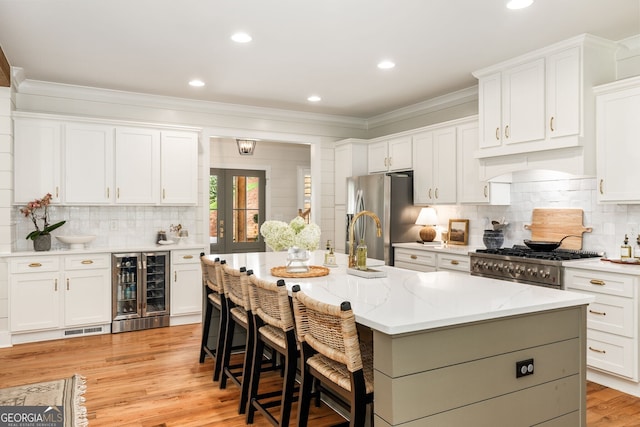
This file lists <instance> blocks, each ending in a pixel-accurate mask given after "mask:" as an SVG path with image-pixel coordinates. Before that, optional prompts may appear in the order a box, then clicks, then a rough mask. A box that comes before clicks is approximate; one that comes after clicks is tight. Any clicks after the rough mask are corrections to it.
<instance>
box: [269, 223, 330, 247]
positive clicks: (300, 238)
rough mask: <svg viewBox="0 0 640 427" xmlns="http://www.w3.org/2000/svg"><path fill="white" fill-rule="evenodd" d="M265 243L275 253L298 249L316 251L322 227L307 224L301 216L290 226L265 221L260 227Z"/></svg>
mask: <svg viewBox="0 0 640 427" xmlns="http://www.w3.org/2000/svg"><path fill="white" fill-rule="evenodd" d="M260 234H261V235H262V237H263V238H264V242H265V243H266V244H267V246H269V247H270V248H271V249H273V250H274V251H282V250H285V249H288V248H292V247H296V248H302V249H307V250H310V251H315V250H316V249H318V247H319V245H320V227H318V226H317V225H316V224H314V223H311V224H307V223H306V222H305V221H304V219H303V218H302V217H300V216H297V217H295V218H294V219H292V220H291V222H290V223H289V224H287V223H286V222H284V221H265V222H264V223H263V224H262V226H261V227H260Z"/></svg>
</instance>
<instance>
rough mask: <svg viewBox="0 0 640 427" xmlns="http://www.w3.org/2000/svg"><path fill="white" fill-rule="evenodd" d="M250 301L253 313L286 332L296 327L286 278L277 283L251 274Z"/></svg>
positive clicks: (266, 322)
mask: <svg viewBox="0 0 640 427" xmlns="http://www.w3.org/2000/svg"><path fill="white" fill-rule="evenodd" d="M248 289H249V303H250V305H251V312H252V313H253V315H255V316H258V317H260V319H262V321H263V322H264V323H265V324H267V325H271V326H273V327H275V328H278V329H281V330H282V331H284V332H287V331H290V330H292V329H293V328H294V321H293V313H292V312H291V305H290V303H289V295H288V293H287V287H286V286H285V282H284V280H282V279H280V280H278V282H277V283H273V282H270V281H267V280H262V279H259V278H257V277H256V276H254V275H252V276H249V288H248Z"/></svg>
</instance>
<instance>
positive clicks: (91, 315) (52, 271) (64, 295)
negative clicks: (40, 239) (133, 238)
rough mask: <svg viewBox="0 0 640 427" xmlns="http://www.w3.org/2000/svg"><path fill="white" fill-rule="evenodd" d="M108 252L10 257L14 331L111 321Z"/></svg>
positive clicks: (10, 289) (97, 323)
mask: <svg viewBox="0 0 640 427" xmlns="http://www.w3.org/2000/svg"><path fill="white" fill-rule="evenodd" d="M110 272H111V262H110V258H109V255H108V254H87V255H68V256H33V257H19V258H13V259H11V260H10V261H9V319H10V321H9V325H10V330H11V332H17V333H21V332H33V331H43V330H56V329H66V328H73V327H78V326H90V325H99V324H106V323H110V322H111V310H110V309H111V275H110Z"/></svg>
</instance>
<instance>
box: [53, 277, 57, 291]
mask: <svg viewBox="0 0 640 427" xmlns="http://www.w3.org/2000/svg"><path fill="white" fill-rule="evenodd" d="M53 290H54V291H56V292H58V279H54V280H53Z"/></svg>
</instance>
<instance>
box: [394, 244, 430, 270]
mask: <svg viewBox="0 0 640 427" xmlns="http://www.w3.org/2000/svg"><path fill="white" fill-rule="evenodd" d="M393 260H394V261H393V262H394V264H395V265H397V264H398V263H404V264H412V265H415V266H430V267H435V266H436V254H435V253H433V252H428V251H421V250H419V249H395V252H394V257H393ZM403 268H405V267H403ZM429 271H433V270H429Z"/></svg>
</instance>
